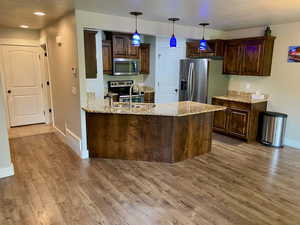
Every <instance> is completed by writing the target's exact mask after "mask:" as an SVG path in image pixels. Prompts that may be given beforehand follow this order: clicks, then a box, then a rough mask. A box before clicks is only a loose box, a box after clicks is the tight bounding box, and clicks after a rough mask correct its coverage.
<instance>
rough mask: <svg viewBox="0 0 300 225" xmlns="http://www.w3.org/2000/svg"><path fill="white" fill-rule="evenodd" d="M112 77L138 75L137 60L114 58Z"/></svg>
mask: <svg viewBox="0 0 300 225" xmlns="http://www.w3.org/2000/svg"><path fill="white" fill-rule="evenodd" d="M113 63H114V65H113V70H114V72H113V75H115V76H122V75H138V74H139V73H140V60H139V59H126V58H114V60H113Z"/></svg>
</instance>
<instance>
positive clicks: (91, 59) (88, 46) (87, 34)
mask: <svg viewBox="0 0 300 225" xmlns="http://www.w3.org/2000/svg"><path fill="white" fill-rule="evenodd" d="M96 34H97V32H96V31H90V30H85V31H84V55H85V71H86V78H89V79H94V78H97V58H96Z"/></svg>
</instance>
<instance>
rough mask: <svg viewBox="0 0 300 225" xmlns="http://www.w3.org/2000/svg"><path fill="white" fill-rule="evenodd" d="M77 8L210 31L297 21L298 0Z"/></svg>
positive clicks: (101, 1)
mask: <svg viewBox="0 0 300 225" xmlns="http://www.w3.org/2000/svg"><path fill="white" fill-rule="evenodd" d="M75 3H76V8H79V9H83V10H88V11H94V12H101V13H106V14H113V15H120V16H128V12H129V11H132V10H138V11H142V12H144V15H143V18H144V19H148V20H155V21H164V22H167V19H168V18H169V17H179V18H181V22H180V23H181V24H186V25H197V24H199V23H200V22H203V21H209V22H210V23H211V27H212V28H216V29H224V30H231V29H238V28H247V27H254V26H260V25H266V24H278V23H285V22H293V21H300V1H299V0H75Z"/></svg>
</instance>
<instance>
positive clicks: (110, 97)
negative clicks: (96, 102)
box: [104, 93, 114, 107]
mask: <svg viewBox="0 0 300 225" xmlns="http://www.w3.org/2000/svg"><path fill="white" fill-rule="evenodd" d="M107 98H109V107H112V106H113V104H114V99H113V95H112V94H110V93H107V95H105V96H104V99H107Z"/></svg>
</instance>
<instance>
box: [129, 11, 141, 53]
mask: <svg viewBox="0 0 300 225" xmlns="http://www.w3.org/2000/svg"><path fill="white" fill-rule="evenodd" d="M130 15H133V16H135V32H134V34H133V35H132V45H133V46H136V47H139V46H140V45H141V35H140V34H139V33H138V23H137V18H138V16H140V15H143V13H142V12H130Z"/></svg>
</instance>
